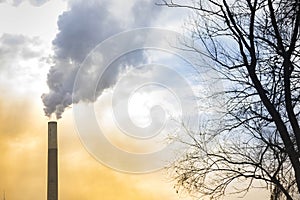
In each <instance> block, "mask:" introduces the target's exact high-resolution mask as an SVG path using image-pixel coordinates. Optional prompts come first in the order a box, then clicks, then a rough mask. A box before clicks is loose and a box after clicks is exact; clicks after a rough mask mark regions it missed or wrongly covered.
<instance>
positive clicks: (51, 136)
mask: <svg viewBox="0 0 300 200" xmlns="http://www.w3.org/2000/svg"><path fill="white" fill-rule="evenodd" d="M57 171H58V170H57V122H55V121H50V122H48V177H47V178H48V185H47V200H58V174H57Z"/></svg>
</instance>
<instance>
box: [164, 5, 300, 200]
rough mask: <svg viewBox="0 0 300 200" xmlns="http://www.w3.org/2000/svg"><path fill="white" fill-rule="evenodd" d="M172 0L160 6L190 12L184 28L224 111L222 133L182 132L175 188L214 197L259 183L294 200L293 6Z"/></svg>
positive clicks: (296, 21)
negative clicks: (221, 88)
mask: <svg viewBox="0 0 300 200" xmlns="http://www.w3.org/2000/svg"><path fill="white" fill-rule="evenodd" d="M178 2H180V1H178ZM178 2H175V1H172V0H170V1H167V0H166V1H163V2H161V3H160V5H165V6H169V7H177V8H186V9H190V10H191V11H193V15H192V17H191V21H190V22H191V24H190V25H189V26H188V27H189V30H190V32H191V33H192V37H193V39H194V40H195V43H202V44H203V46H204V47H205V49H206V53H205V56H207V57H208V58H209V59H211V60H212V61H213V63H214V64H215V65H214V69H215V70H217V71H218V72H219V73H220V74H221V78H222V79H223V81H224V85H225V93H224V94H222V95H223V98H224V101H225V105H224V106H226V108H225V109H224V110H225V111H224V113H222V120H223V126H222V128H218V129H217V128H215V129H212V128H211V126H208V127H209V128H207V129H204V130H203V131H201V133H197V134H194V133H191V132H189V134H190V136H191V137H192V139H193V142H192V143H190V144H189V145H190V146H191V149H190V150H189V151H188V152H187V153H186V156H185V157H183V158H180V159H179V160H178V161H177V162H176V163H175V166H174V167H175V171H174V174H173V175H174V176H175V178H176V180H177V183H178V186H179V187H180V188H184V189H187V190H188V191H189V192H192V193H195V194H202V195H205V196H210V197H212V198H218V197H222V196H224V195H226V194H227V193H228V192H230V191H234V192H237V193H243V194H244V193H247V191H248V190H249V189H250V188H251V187H253V186H254V185H255V184H254V182H256V181H260V182H262V183H264V185H262V186H263V187H267V188H268V189H270V191H271V199H272V200H277V199H288V200H291V199H300V128H299V115H300V103H299V101H300V61H299V60H300V46H299V45H300V33H299V31H300V1H299V0H198V1H196V0H195V1H192V2H191V3H190V4H189V3H187V4H183V3H182V2H183V1H181V3H178ZM187 47H188V48H189V50H193V51H197V52H198V53H199V54H203V53H202V51H200V50H199V49H197V48H196V47H195V46H191V45H189V46H187ZM216 95H217V94H216ZM236 183H239V184H238V186H237V184H236ZM232 185H235V186H236V187H234V188H233V187H232ZM228 188H231V189H228Z"/></svg>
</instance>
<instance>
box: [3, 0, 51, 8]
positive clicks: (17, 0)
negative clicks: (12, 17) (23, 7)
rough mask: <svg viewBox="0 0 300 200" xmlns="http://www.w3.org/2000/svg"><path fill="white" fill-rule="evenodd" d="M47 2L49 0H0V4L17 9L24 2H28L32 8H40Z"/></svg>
mask: <svg viewBox="0 0 300 200" xmlns="http://www.w3.org/2000/svg"><path fill="white" fill-rule="evenodd" d="M48 1H49V0H0V3H9V4H11V5H13V6H16V7H17V6H19V5H20V4H22V3H24V2H29V3H30V4H31V5H33V6H42V5H43V4H45V3H46V2H48Z"/></svg>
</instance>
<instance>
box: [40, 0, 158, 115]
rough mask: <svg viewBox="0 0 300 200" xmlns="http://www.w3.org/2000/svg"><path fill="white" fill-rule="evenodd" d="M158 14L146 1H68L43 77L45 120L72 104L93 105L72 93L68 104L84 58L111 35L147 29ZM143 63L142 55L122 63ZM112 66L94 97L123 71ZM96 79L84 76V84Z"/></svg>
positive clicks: (88, 97)
mask: <svg viewBox="0 0 300 200" xmlns="http://www.w3.org/2000/svg"><path fill="white" fill-rule="evenodd" d="M124 3H125V4H124ZM117 7H119V8H120V7H121V8H122V7H123V8H122V11H121V12H120V14H118V12H117V10H116V9H118V8H117ZM115 8H116V9H115ZM160 11H161V8H160V7H157V6H155V4H154V2H153V1H148V0H142V1H140V0H132V1H128V2H127V1H126V2H125V1H124V2H122V1H117V0H114V1H108V0H101V1H100V0H89V1H85V0H76V1H72V2H71V3H70V9H69V10H68V11H66V12H64V13H63V14H62V15H60V16H59V19H58V29H59V33H58V34H57V35H56V38H55V39H54V40H53V47H54V51H55V56H54V63H55V64H54V65H53V66H52V67H51V68H50V70H49V73H48V77H47V84H48V86H49V93H47V94H43V95H42V100H43V103H44V105H45V108H44V111H45V114H46V116H48V117H50V116H51V115H52V114H55V115H56V118H57V119H59V118H61V116H62V113H63V112H64V110H65V109H66V108H67V107H69V106H70V105H71V104H72V103H77V102H79V101H94V100H95V97H94V94H90V93H88V92H85V91H76V94H77V95H76V99H75V102H72V93H73V87H74V81H75V77H76V74H77V71H78V69H79V66H80V64H81V63H82V61H83V60H84V59H85V57H86V56H87V54H88V53H89V52H90V51H91V50H92V49H93V48H94V47H95V46H96V45H97V44H99V43H100V42H101V41H103V40H105V39H107V38H108V37H110V36H112V35H114V34H117V33H119V32H121V31H124V30H127V29H131V28H137V27H145V26H149V25H151V21H152V20H154V19H155V16H156V14H157V13H159V12H160ZM108 51H110V49H108ZM144 60H145V58H144V57H143V54H142V53H140V54H137V55H136V57H135V58H133V59H132V58H131V59H125V60H124V62H126V64H127V65H134V63H135V64H137V63H141V62H143V61H144ZM114 65H116V66H114V67H112V68H110V70H109V71H107V72H106V75H105V77H106V78H105V80H104V84H102V85H101V87H98V89H97V95H98V96H99V95H101V93H102V91H103V90H104V89H106V88H109V87H111V86H113V85H114V84H115V82H116V81H117V78H118V76H119V74H120V72H122V68H124V63H123V64H122V63H120V62H119V63H115V64H114ZM82 77H84V76H82ZM96 78H97V76H95V77H91V76H86V79H87V83H88V82H89V81H90V80H91V79H96ZM83 88H84V87H83ZM78 94H79V96H78Z"/></svg>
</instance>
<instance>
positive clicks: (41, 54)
mask: <svg viewBox="0 0 300 200" xmlns="http://www.w3.org/2000/svg"><path fill="white" fill-rule="evenodd" d="M46 57H48V55H47V54H46V47H45V45H43V43H42V41H41V40H40V39H39V38H38V37H27V36H24V35H14V34H3V35H2V36H0V62H1V65H0V84H1V85H5V86H6V87H9V88H10V89H11V90H15V91H16V92H25V93H27V94H29V93H30V92H33V93H35V94H37V93H39V94H40V93H41V91H42V89H44V88H45V86H46V84H45V83H44V81H43V80H44V79H45V72H46V71H45V70H46V69H47V68H46V64H47V63H46V62H47V61H46V60H45V58H46Z"/></svg>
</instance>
